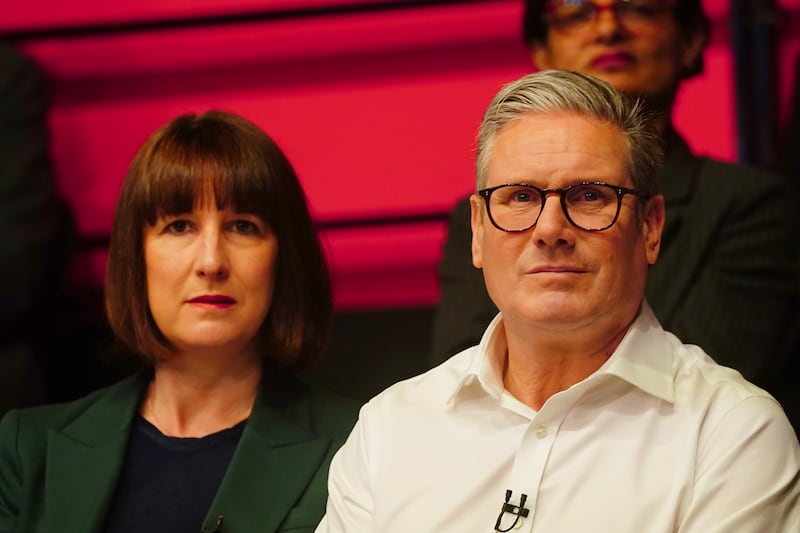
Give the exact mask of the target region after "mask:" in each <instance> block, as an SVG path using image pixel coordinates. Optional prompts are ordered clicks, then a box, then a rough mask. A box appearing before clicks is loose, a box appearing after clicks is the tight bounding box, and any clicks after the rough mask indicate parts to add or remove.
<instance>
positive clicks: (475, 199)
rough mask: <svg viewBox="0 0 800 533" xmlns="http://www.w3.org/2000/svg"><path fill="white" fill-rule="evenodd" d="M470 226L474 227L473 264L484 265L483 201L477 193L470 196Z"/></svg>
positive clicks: (478, 266)
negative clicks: (482, 245)
mask: <svg viewBox="0 0 800 533" xmlns="http://www.w3.org/2000/svg"><path fill="white" fill-rule="evenodd" d="M469 207H470V226H471V227H472V264H473V265H474V266H475V268H482V267H483V255H482V247H481V244H482V243H483V222H484V218H485V217H484V216H483V202H481V199H480V197H479V196H478V195H477V194H473V195H472V196H470V197H469Z"/></svg>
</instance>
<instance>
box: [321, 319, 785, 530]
mask: <svg viewBox="0 0 800 533" xmlns="http://www.w3.org/2000/svg"><path fill="white" fill-rule="evenodd" d="M731 334H735V332H731ZM505 353H506V348H505V335H504V332H503V322H502V318H501V317H500V316H498V317H497V318H495V320H494V321H493V322H492V324H490V326H489V328H488V329H487V330H486V333H485V334H484V336H483V339H482V340H481V343H480V344H479V345H478V346H474V347H472V348H469V349H467V350H465V351H463V352H461V353H460V354H458V355H456V356H454V357H452V358H451V359H449V360H448V361H446V362H445V363H443V364H442V365H440V366H438V367H436V368H434V369H432V370H430V371H429V372H427V373H425V374H422V375H420V376H417V377H414V378H412V379H409V380H406V381H403V382H400V383H397V384H395V385H393V386H392V387H390V388H388V389H387V390H385V391H384V392H382V393H381V394H379V395H378V396H376V397H375V398H373V399H372V400H371V401H370V402H369V403H368V404H366V405H365V406H364V407H363V408H362V410H361V414H360V417H359V421H358V423H357V424H356V426H355V428H354V429H353V432H352V433H351V435H350V437H349V438H348V440H347V442H346V443H345V445H344V446H343V447H342V448H341V450H339V452H338V453H337V454H336V456H335V457H334V459H333V463H332V465H331V471H330V478H329V491H330V492H329V497H328V505H327V514H326V516H325V518H323V520H322V522H321V523H320V525H319V527H318V528H317V532H319V533H325V532H329V533H339V532H342V533H360V532H375V533H393V532H396V533H425V532H442V531H444V532H455V533H469V532H491V531H494V530H495V529H494V527H495V522H496V520H497V519H498V515H499V514H501V507H502V504H503V503H504V500H505V495H506V491H508V490H510V491H511V496H510V498H509V500H508V503H509V504H511V505H512V506H519V505H520V501H521V495H523V494H524V495H525V497H526V500H525V503H524V507H525V508H526V509H527V511H528V516H527V517H524V518H523V517H521V516H518V514H517V513H518V512H519V510H518V509H512V510H511V512H505V513H502V516H501V521H500V525H499V528H500V529H501V530H504V529H506V528H509V527H511V526H512V525H513V524H514V521H515V519H518V520H517V523H516V525H515V526H514V528H513V529H511V531H514V532H531V531H536V532H543V533H564V532H575V533H587V532H609V533H612V532H613V533H653V532H656V533H658V532H664V533H666V532H680V533H717V532H718V533H723V532H724V533H731V532H735V533H740V532H744V533H751V532H752V533H756V532H757V533H765V532H781V533H783V532H786V533H799V532H800V446H799V445H798V442H797V438H796V436H795V433H794V431H793V430H792V427H791V425H790V424H789V422H788V420H787V419H786V417H785V415H784V413H783V410H782V409H781V407H780V405H778V403H777V402H776V401H775V400H774V399H773V398H772V397H771V396H770V395H769V394H768V393H766V392H765V391H763V390H761V389H759V388H757V387H756V386H754V385H752V384H750V383H749V382H747V381H746V380H745V379H744V378H743V377H742V376H741V375H740V374H739V373H738V372H736V371H734V370H731V369H729V368H725V367H722V366H720V365H718V364H716V363H715V362H714V361H713V360H712V359H711V358H709V357H708V356H707V355H706V354H705V353H704V352H703V351H702V350H701V349H700V348H698V347H696V346H692V345H684V344H682V343H681V342H680V341H679V340H678V339H677V338H676V337H675V336H674V335H672V334H671V333H668V332H665V331H664V330H663V329H662V328H661V326H660V325H659V323H658V321H657V319H656V318H655V316H654V315H653V313H652V311H651V310H650V308H649V307H648V306H647V304H643V305H642V309H641V311H640V313H639V316H638V318H637V319H636V321H635V322H634V324H633V325H632V326H631V328H630V329H629V330H628V332H627V334H626V335H625V337H624V339H623V340H622V342H621V343H620V345H619V346H618V347H617V349H616V350H615V352H614V353H613V354H612V356H611V357H610V358H609V359H608V360H607V361H606V362H605V364H603V366H602V367H601V368H600V369H599V370H597V371H596V372H595V373H594V374H592V375H591V376H589V377H588V378H587V379H585V380H583V381H581V382H580V383H577V384H575V385H573V386H572V387H570V388H569V389H567V390H565V391H562V392H559V393H558V394H555V395H553V396H552V397H550V398H549V399H548V400H547V402H546V403H545V404H544V405H543V406H542V408H541V410H540V411H538V412H536V411H535V410H533V409H531V408H530V407H528V406H527V405H525V404H523V403H521V402H520V401H519V400H517V399H516V398H514V397H513V396H512V395H511V394H510V393H508V392H507V391H506V390H505V389H504V387H503V382H502V377H501V368H502V366H501V365H502V359H503V357H505ZM756 356H758V355H757V354H754V357H756Z"/></svg>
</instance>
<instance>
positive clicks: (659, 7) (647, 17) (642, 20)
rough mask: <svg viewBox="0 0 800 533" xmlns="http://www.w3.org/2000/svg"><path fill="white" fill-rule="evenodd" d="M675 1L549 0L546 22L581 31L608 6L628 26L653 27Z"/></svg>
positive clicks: (560, 29) (632, 27)
mask: <svg viewBox="0 0 800 533" xmlns="http://www.w3.org/2000/svg"><path fill="white" fill-rule="evenodd" d="M674 5H675V2H674V0H617V1H616V2H612V3H610V4H605V5H598V4H596V3H595V2H590V1H589V0H551V1H550V2H548V3H547V8H546V9H547V12H546V19H547V23H548V24H549V25H550V26H551V27H552V28H554V29H556V30H559V31H562V32H573V31H581V30H584V29H586V28H588V27H590V26H591V25H592V24H594V22H595V21H596V20H597V17H598V15H599V14H600V12H601V11H606V10H611V11H613V12H614V14H615V16H616V17H617V20H618V21H620V22H621V23H622V24H623V25H624V26H625V27H626V28H628V29H634V30H635V29H638V28H652V27H653V26H655V25H656V24H658V23H659V22H660V21H661V18H662V17H663V15H664V14H665V13H666V12H667V11H668V10H669V9H670V8H672V7H673V6H674Z"/></svg>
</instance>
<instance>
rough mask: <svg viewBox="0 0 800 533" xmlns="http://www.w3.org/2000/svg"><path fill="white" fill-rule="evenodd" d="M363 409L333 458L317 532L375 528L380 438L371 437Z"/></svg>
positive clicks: (354, 532) (355, 532) (351, 532)
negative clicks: (375, 490) (324, 512)
mask: <svg viewBox="0 0 800 533" xmlns="http://www.w3.org/2000/svg"><path fill="white" fill-rule="evenodd" d="M369 407H370V404H367V405H365V406H364V407H363V408H362V409H361V413H360V415H359V420H358V422H357V423H356V425H355V427H354V428H353V431H352V432H351V433H350V436H349V437H348V438H347V441H346V442H345V443H344V445H343V446H342V447H341V448H340V449H339V451H338V452H337V453H336V455H335V456H334V457H333V460H332V461H331V468H330V473H329V475H328V503H327V507H326V514H325V516H324V517H323V518H322V521H321V522H320V524H319V526H318V527H317V529H316V533H362V532H371V531H373V508H374V474H373V472H374V468H373V465H374V455H375V453H376V451H377V450H376V449H375V448H376V446H375V444H376V439H370V438H369V433H370V429H371V426H370V422H369V416H368V409H369Z"/></svg>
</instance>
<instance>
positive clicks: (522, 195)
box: [511, 192, 531, 203]
mask: <svg viewBox="0 0 800 533" xmlns="http://www.w3.org/2000/svg"><path fill="white" fill-rule="evenodd" d="M511 200H512V201H514V202H521V203H524V202H530V201H531V193H529V192H518V193H516V194H514V196H512V197H511Z"/></svg>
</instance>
